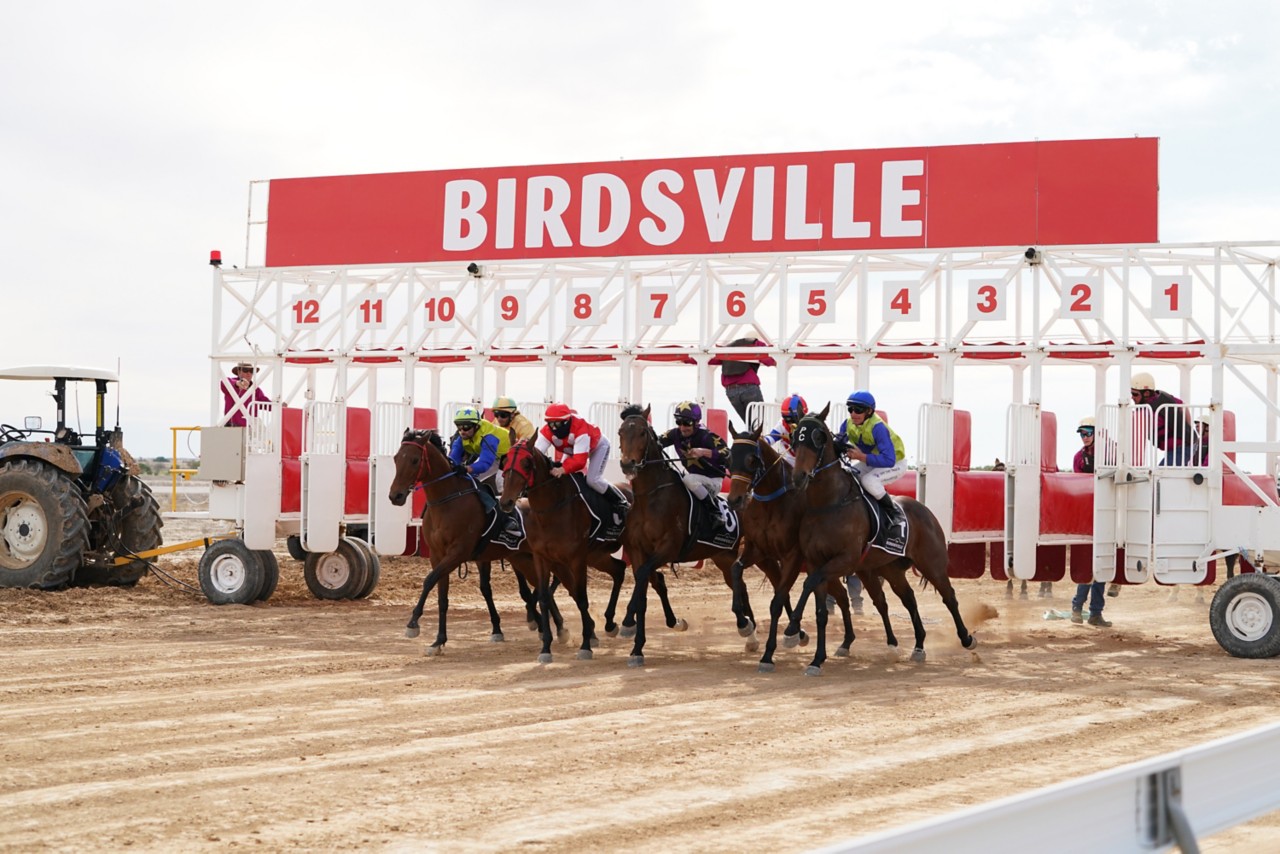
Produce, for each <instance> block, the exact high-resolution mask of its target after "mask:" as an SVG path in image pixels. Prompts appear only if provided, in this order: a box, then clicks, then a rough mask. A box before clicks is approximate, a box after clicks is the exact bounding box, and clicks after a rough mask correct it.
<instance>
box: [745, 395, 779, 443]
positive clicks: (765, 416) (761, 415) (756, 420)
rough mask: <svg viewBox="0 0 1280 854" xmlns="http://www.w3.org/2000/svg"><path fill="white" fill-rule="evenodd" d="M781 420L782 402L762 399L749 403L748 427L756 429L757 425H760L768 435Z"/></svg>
mask: <svg viewBox="0 0 1280 854" xmlns="http://www.w3.org/2000/svg"><path fill="white" fill-rule="evenodd" d="M781 420H782V404H781V403H773V402H771V401H768V400H760V401H755V402H753V403H748V404H747V427H748V429H755V428H756V427H759V428H760V429H761V431H762V432H763V433H764V434H766V435H768V433H769V431H770V430H772V429H773V428H774V426H775V425H776V424H777V423H778V422H779V421H781Z"/></svg>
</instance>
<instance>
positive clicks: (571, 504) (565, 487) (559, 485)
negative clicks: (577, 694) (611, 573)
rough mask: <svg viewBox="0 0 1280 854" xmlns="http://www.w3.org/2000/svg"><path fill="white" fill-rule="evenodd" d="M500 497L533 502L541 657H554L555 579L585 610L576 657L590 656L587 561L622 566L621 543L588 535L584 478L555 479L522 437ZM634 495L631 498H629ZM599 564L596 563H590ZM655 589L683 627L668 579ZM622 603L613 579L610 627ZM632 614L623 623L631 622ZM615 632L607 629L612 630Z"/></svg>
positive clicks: (529, 519) (510, 502)
mask: <svg viewBox="0 0 1280 854" xmlns="http://www.w3.org/2000/svg"><path fill="white" fill-rule="evenodd" d="M503 479H504V483H503V486H502V495H501V497H500V499H499V506H500V507H501V508H502V509H503V510H504V511H508V512H509V511H510V509H511V508H512V507H514V506H515V502H516V499H517V498H518V497H519V496H520V495H522V494H524V495H526V496H527V498H528V501H529V512H528V514H527V515H526V516H525V521H526V527H525V530H526V532H527V534H528V544H529V549H530V552H531V555H532V558H533V575H532V577H531V579H530V582H531V583H532V584H533V587H534V590H535V592H536V594H537V596H538V599H539V601H540V602H541V603H542V604H543V608H542V613H543V618H542V625H541V627H540V628H541V635H542V652H541V653H540V654H539V655H538V661H540V662H542V663H544V664H546V663H549V662H550V661H551V660H552V656H551V629H550V622H549V620H548V619H547V616H546V615H547V613H548V611H549V605H550V602H551V590H552V581H553V579H558V580H559V582H560V584H561V585H563V586H564V588H565V589H566V590H568V591H569V593H570V595H572V596H573V601H574V602H575V603H576V604H577V606H578V610H579V612H581V614H582V646H581V647H580V648H579V649H578V658H581V659H587V658H591V657H592V653H591V647H593V646H595V645H597V644H598V640H597V639H596V636H595V622H594V621H593V620H592V619H591V614H590V611H589V608H588V602H587V576H586V569H587V564H588V562H589V561H599V560H600V559H601V558H602V557H603V558H607V559H609V560H614V561H616V563H617V564H618V565H620V566H622V567H623V568H625V566H626V564H624V563H622V561H618V560H616V558H613V557H612V554H613V552H616V551H617V550H618V549H619V548H620V547H621V543H617V542H611V543H610V542H605V543H602V542H596V541H593V540H591V539H590V531H591V528H592V525H593V519H592V516H591V511H590V509H589V508H588V507H587V504H586V502H585V501H584V500H583V497H582V490H583V489H590V487H587V486H584V485H583V483H582V482H581V480H580V479H578V478H575V477H573V476H571V475H565V476H562V477H555V476H554V475H553V474H552V472H551V461H550V460H549V459H547V457H546V455H545V454H543V453H542V452H541V451H538V450H536V449H535V448H534V447H533V446H532V445H531V444H530V443H529V441H528V440H521V441H519V442H516V443H515V444H514V445H512V446H511V450H510V451H508V452H507V458H506V461H505V463H504V465H503ZM628 498H630V496H628ZM592 565H596V564H594V563H593V564H592ZM654 589H655V590H657V591H658V596H659V598H660V599H661V600H662V608H663V612H664V613H665V614H666V618H667V625H668V626H671V627H672V628H677V629H679V630H683V629H684V628H687V624H686V623H684V621H683V620H678V619H676V615H675V613H674V612H673V611H672V610H671V603H670V601H669V600H668V599H667V585H666V580H665V579H657V580H655V582H654ZM617 603H618V585H617V584H616V583H615V585H614V588H613V592H612V594H611V595H610V597H609V607H608V608H607V609H606V611H605V619H606V621H607V625H612V623H613V614H614V608H615V607H616V606H617ZM633 622H634V621H633V620H631V618H630V617H628V620H627V621H624V625H632V624H633ZM615 631H616V629H615V630H611V631H610V632H609V633H610V634H614V633H615Z"/></svg>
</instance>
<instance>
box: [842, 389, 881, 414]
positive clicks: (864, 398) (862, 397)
mask: <svg viewBox="0 0 1280 854" xmlns="http://www.w3.org/2000/svg"><path fill="white" fill-rule="evenodd" d="M846 403H860V404H862V405H863V406H865V407H867V408H868V409H870V410H871V411H872V412H874V411H875V408H876V399H875V397H873V396H872V394H871V392H869V391H855V392H854V393H853V394H851V395H849V399H848V400H847V401H846Z"/></svg>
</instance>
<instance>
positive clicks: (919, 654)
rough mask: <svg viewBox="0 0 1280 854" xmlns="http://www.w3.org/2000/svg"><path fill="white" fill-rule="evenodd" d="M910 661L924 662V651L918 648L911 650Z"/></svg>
mask: <svg viewBox="0 0 1280 854" xmlns="http://www.w3.org/2000/svg"><path fill="white" fill-rule="evenodd" d="M911 660H912V661H924V650H923V649H921V648H920V647H916V648H915V649H913V650H911Z"/></svg>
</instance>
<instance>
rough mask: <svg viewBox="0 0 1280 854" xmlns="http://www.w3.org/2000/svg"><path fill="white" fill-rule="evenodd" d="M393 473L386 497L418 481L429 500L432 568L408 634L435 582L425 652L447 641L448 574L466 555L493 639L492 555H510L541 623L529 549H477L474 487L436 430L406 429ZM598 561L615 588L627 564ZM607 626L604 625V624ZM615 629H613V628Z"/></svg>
mask: <svg viewBox="0 0 1280 854" xmlns="http://www.w3.org/2000/svg"><path fill="white" fill-rule="evenodd" d="M395 464H396V474H395V478H394V479H393V480H392V482H391V488H390V496H389V497H390V500H391V503H392V504H395V505H396V506H402V505H403V504H404V502H405V501H406V500H407V499H408V497H409V495H410V493H411V492H412V491H413V488H414V487H415V486H416V485H417V484H419V483H421V484H422V488H423V491H424V492H425V493H426V498H427V503H426V507H424V508H423V511H422V533H423V536H424V537H425V538H426V541H427V545H428V547H429V548H430V550H431V572H429V573H428V574H427V576H426V578H424V579H423V581H422V595H421V596H420V597H419V598H418V604H417V605H416V606H415V607H414V609H413V613H412V615H410V617H409V624H408V626H407V627H406V628H405V635H406V637H411V638H415V637H417V636H418V632H419V627H418V621H419V619H421V617H422V611H423V608H424V607H425V606H426V602H427V596H428V595H429V594H430V593H431V591H432V589H433V588H435V587H436V585H437V584H438V585H439V587H440V592H439V595H438V597H437V598H438V603H439V620H438V624H437V628H436V639H435V642H434V643H432V644H431V646H429V647H427V649H426V653H427V655H436V654H438V653H441V652H443V651H444V645H445V643H446V642H447V641H448V612H449V577H450V575H451V574H452V573H453V571H454V570H455V569H457V568H458V567H460V566H462V564H464V563H466V562H467V561H475V562H476V563H477V565H478V568H479V571H480V592H481V594H482V595H483V596H484V601H485V605H486V607H487V608H488V610H489V622H490V624H491V626H492V630H493V633H492V635H491V636H490V638H491V640H494V641H501V640H503V634H502V623H501V618H500V617H499V616H498V609H497V607H496V606H495V605H494V602H493V586H492V584H491V582H490V564H491V562H492V561H495V560H509V561H511V565H512V567H513V568H514V569H515V570H516V579H517V581H518V583H519V586H520V595H521V597H522V598H524V599H525V608H526V616H527V618H528V620H529V622H530V623H531V624H533V625H537V624H538V623H539V619H540V618H539V615H538V613H537V610H536V608H535V601H534V599H533V596H532V594H531V593H530V592H529V589H528V584H527V583H526V580H528V579H531V578H532V577H533V556H532V555H531V554H530V553H528V552H527V551H523V550H522V551H520V552H513V551H511V550H510V549H507V548H506V547H504V546H502V545H501V544H499V543H489V544H488V545H487V546H486V547H485V548H484V549H483V550H482V551H480V552H479V553H478V554H477V553H476V549H477V547H478V546H479V544H480V540H481V535H482V534H483V533H484V528H485V524H486V520H485V511H484V505H483V504H482V503H481V500H480V495H479V493H478V492H477V487H476V485H475V483H473V482H472V481H471V480H470V479H469V478H467V477H463V476H460V475H457V474H456V473H455V472H454V469H453V464H452V463H451V462H450V460H449V456H448V454H447V453H446V451H445V449H444V442H443V441H442V440H441V438H440V436H439V434H437V433H436V432H435V431H434V430H416V431H415V430H405V431H404V436H403V437H402V439H401V443H400V449H399V450H398V451H397V452H396V455H395ZM618 563H619V566H616V567H615V566H609V567H608V568H604V567H601V568H602V569H603V571H605V572H607V573H609V574H611V575H613V576H614V577H615V578H616V579H617V587H616V588H615V591H614V596H615V597H616V596H617V590H618V589H620V588H621V584H622V579H623V577H624V576H625V575H626V565H625V564H622V562H621V561H619V562H618ZM551 616H552V619H553V620H554V621H555V623H556V624H557V626H559V625H562V621H561V620H560V618H559V612H558V611H556V610H555V609H554V608H553V610H552V615H551ZM606 628H607V626H606ZM615 631H616V629H615Z"/></svg>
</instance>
